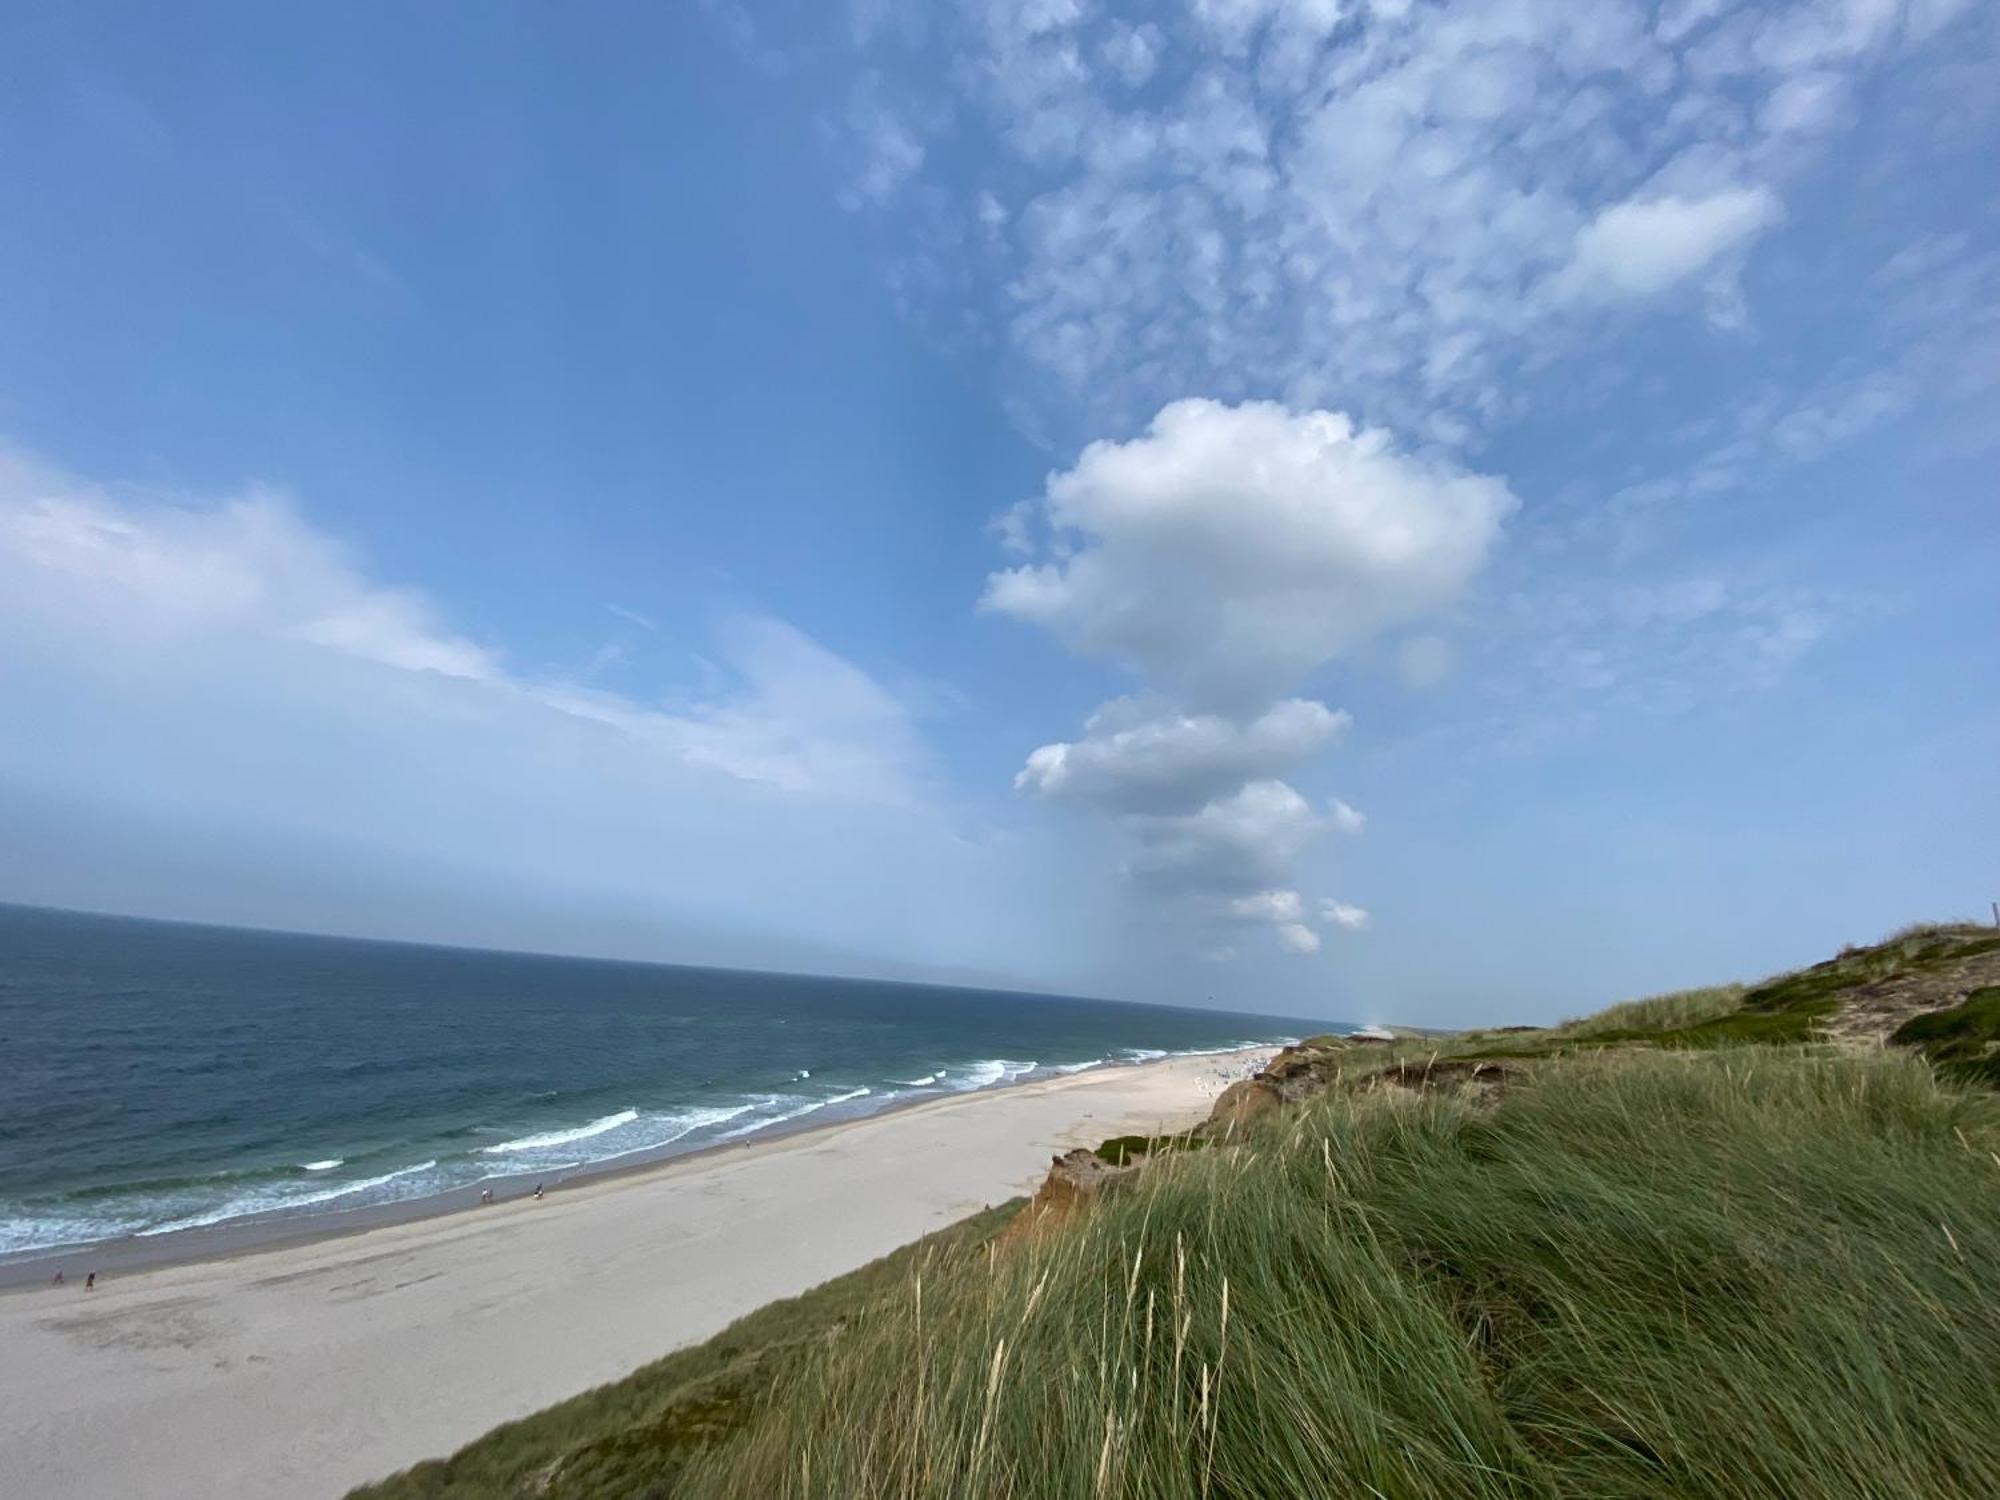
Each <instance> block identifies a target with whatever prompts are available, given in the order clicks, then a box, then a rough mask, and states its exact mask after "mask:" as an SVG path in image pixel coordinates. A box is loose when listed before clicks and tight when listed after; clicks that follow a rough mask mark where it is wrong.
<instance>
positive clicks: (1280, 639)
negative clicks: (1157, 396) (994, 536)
mask: <svg viewBox="0 0 2000 1500" xmlns="http://www.w3.org/2000/svg"><path fill="white" fill-rule="evenodd" d="M1515 503H1516V502H1515V500H1514V497H1513V495H1512V494H1511V493H1510V492H1509V490H1508V488H1507V486H1506V485H1505V484H1504V483H1503V482H1501V481H1500V480H1498V479H1495V478H1492V477H1490V476H1487V475H1482V474H1477V473H1472V472H1470V471H1468V470H1465V469H1463V468H1461V467H1459V466H1457V465H1456V464H1453V463H1451V462H1449V461H1447V460H1444V459H1442V458H1437V457H1434V456H1428V455H1419V454H1414V453H1408V452H1404V451H1403V450H1401V449H1399V448H1398V447H1397V446H1396V444H1395V442H1394V441H1393V440H1392V439H1391V438H1390V436H1389V435H1388V434H1387V433H1385V432H1382V431H1380V430H1374V429H1358V428H1356V427H1355V425H1354V423H1353V422H1352V421H1350V420H1349V419H1348V418H1347V417H1346V416H1345V415H1343V414H1342V413H1339V412H1329V411H1306V412H1293V411H1290V410H1287V409H1286V408H1285V407H1284V406H1282V405H1279V404H1278V403H1275V402H1261V401H1260V402H1246V403H1243V404H1242V405H1238V406H1227V405H1224V404H1222V403H1219V402H1215V401H1207V400H1184V401H1177V402H1174V403H1173V404H1172V405H1170V406H1167V407H1166V408H1164V409H1163V410H1162V411H1161V412H1160V413H1159V415H1158V416H1156V417H1155V418H1154V419H1153V422H1152V424H1151V425H1150V426H1149V427H1148V429H1147V431H1146V432H1145V434H1144V435H1142V436H1140V437H1137V438H1134V439H1133V440H1131V441H1130V442H1124V443H1116V442H1097V443H1092V444H1091V445H1090V446H1089V447H1087V448H1085V449H1084V451H1083V453H1082V455H1081V457H1079V458H1078V460H1077V462H1076V464H1075V465H1074V466H1073V467H1072V468H1070V469H1068V470H1065V471H1063V472H1061V473H1058V474H1054V475H1052V476H1051V477H1050V479H1049V481H1048V484H1047V487H1046V490H1045V492H1044V495H1043V497H1042V500H1041V503H1040V507H1039V511H1040V518H1041V520H1042V521H1043V522H1044V524H1045V526H1046V528H1047V531H1048V533H1049V544H1048V547H1047V549H1046V555H1045V556H1044V557H1043V558H1042V560H1040V561H1037V562H1031V563H1027V564H1024V565H1022V566H1020V567H1015V568H1009V569H1006V570H1003V571H1001V572H998V573H995V574H993V575H992V576H991V577H990V578H989V579H988V580H987V587H986V594H985V598H984V604H985V607H986V608H988V609H991V610H994V611H996V612H998V613H1002V614H1008V615H1012V616H1014V617H1015V618H1017V619H1021V620H1025V621H1028V622H1030V623H1033V624H1037V625H1041V626H1043V627H1045V628H1046V629H1048V630H1050V631H1051V632H1052V633H1053V634H1055V635H1056V636H1057V637H1058V638H1059V639H1061V640H1062V641H1064V642H1065V643H1066V644H1067V645H1069V646H1070V647H1071V648H1072V649H1074V650H1076V651H1079V652H1081V653H1083V654H1085V655H1088V656H1096V657H1102V658H1107V659H1109V660H1112V661H1116V662H1120V663H1122V664H1125V665H1127V666H1130V667H1133V668H1135V669H1137V670H1139V671H1141V672H1143V673H1145V674H1146V675H1147V676H1148V677H1149V678H1151V679H1152V680H1154V681H1157V682H1161V683H1165V684H1168V685H1171V686H1172V687H1173V688H1175V689H1176V690H1177V691H1179V692H1181V693H1185V694H1186V695H1187V696H1188V697H1190V698H1191V699H1192V700H1193V701H1194V702H1195V703H1197V704H1200V705H1204V706H1211V705H1212V706H1217V707H1223V708H1229V707H1236V708H1241V707H1242V706H1244V705H1246V704H1257V703H1260V702H1263V701H1268V699H1269V698H1270V697H1271V696H1272V695H1273V694H1275V693H1277V692H1281V691H1283V690H1284V689H1285V688H1287V687H1289V686H1290V685H1291V684H1292V683H1294V682H1296V681H1297V680H1298V679H1299V678H1301V677H1302V676H1304V675H1305V674H1306V673H1308V672H1310V671H1311V670H1312V669H1313V668H1315V667H1317V666H1319V665H1320V664H1322V663H1323V662H1325V661H1327V660H1329V659H1330V658H1332V657H1334V656H1337V655H1339V654H1340V653H1341V652H1343V651H1345V650H1347V649H1349V648H1350V647H1352V646H1354V645H1356V644H1357V643H1359V642H1360V641H1361V640H1363V639H1365V638H1367V637H1368V636H1370V635H1372V634H1373V633H1375V632H1376V631H1379V630H1380V629H1382V628H1383V627H1385V626H1388V625H1393V624H1397V623H1400V622H1402V621H1406V620H1410V619H1414V618H1417V617H1418V616H1421V615H1423V614H1424V613H1426V612H1428V611H1430V610H1432V609H1435V608H1436V607H1438V606H1439V605H1441V604H1443V603H1444V602H1445V601H1446V600H1448V599H1450V598H1451V597H1452V596H1453V595H1455V594H1456V593H1457V592H1458V591H1459V590H1460V589H1461V588H1462V587H1463V586H1464V584H1465V583H1466V582H1467V580H1468V579H1469V578H1470V577H1471V576H1472V574H1473V573H1474V572H1475V571H1476V570H1477V569H1478V568H1479V566H1480V565H1481V563H1482V562H1484V561H1485V559H1486V556H1487V554H1488V553H1489V551H1490V550H1491V549H1492V547H1493V544H1494V542H1495V540H1496V538H1497V537H1498V535H1499V531H1500V525H1501V522H1502V521H1503V520H1504V519H1505V518H1506V516H1507V515H1508V514H1509V512H1511V511H1512V510H1513V509H1514V507H1515Z"/></svg>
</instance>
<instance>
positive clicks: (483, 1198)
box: [479, 1182, 542, 1203]
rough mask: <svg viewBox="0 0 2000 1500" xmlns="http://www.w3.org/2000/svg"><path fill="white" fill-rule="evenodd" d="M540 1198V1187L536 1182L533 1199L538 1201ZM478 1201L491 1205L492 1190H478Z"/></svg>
mask: <svg viewBox="0 0 2000 1500" xmlns="http://www.w3.org/2000/svg"><path fill="white" fill-rule="evenodd" d="M541 1196H542V1185H541V1184H540V1183H539V1182H538V1183H536V1184H535V1197H536V1198H537V1199H540V1197H541ZM479 1201H480V1202H481V1203H491V1202H492V1201H493V1189H492V1188H481V1189H480V1190H479Z"/></svg>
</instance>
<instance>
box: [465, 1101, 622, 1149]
mask: <svg viewBox="0 0 2000 1500" xmlns="http://www.w3.org/2000/svg"><path fill="white" fill-rule="evenodd" d="M638 1118H639V1111H638V1110H636V1109H621V1110H619V1111H618V1113H617V1114H615V1115H604V1116H601V1117H600V1118H598V1119H595V1120H592V1121H591V1122H590V1123H589V1124H588V1125H579V1126H577V1127H576V1128H575V1129H574V1130H548V1131H544V1132H542V1133H541V1134H540V1135H524V1136H522V1137H521V1138H520V1139H519V1140H513V1141H502V1142H501V1143H500V1144H499V1145H497V1146H481V1147H480V1148H479V1154H480V1155H481V1156H505V1155H509V1154H511V1153H513V1152H517V1151H539V1150H542V1149H543V1148H544V1147H548V1146H567V1145H568V1144H569V1143H570V1142H571V1141H587V1140H589V1139H590V1138H591V1137H592V1136H594V1135H603V1134H604V1133H605V1132H606V1131H607V1130H616V1129H617V1128H618V1127H619V1126H620V1125H630V1124H631V1123H632V1122H633V1121H634V1120H636V1119H638Z"/></svg>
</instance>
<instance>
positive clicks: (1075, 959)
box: [0, 0, 2000, 1023]
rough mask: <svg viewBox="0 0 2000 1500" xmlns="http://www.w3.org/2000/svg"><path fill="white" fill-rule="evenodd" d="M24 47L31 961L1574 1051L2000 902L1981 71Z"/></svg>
mask: <svg viewBox="0 0 2000 1500" xmlns="http://www.w3.org/2000/svg"><path fill="white" fill-rule="evenodd" d="M1996 14H2000V13H1996V12H1995V10H1994V8H1993V7H1991V6H1988V5H1980V4H1976V3H1969V0H1968V3H1957V4H1954V3H1951V0H1922V3H1898V0H1847V3H1843V4H1831V5H1819V4H1785V5H1764V6H1758V5H1732V4H1729V3H1726V0H1692V3H1687V4H1679V5H1669V6H1665V7H1650V6H1643V5H1635V4H1625V3H1622V0H1617V3H1607V4H1603V5H1596V6H1590V7H1577V6H1573V5H1563V4H1539V3H1525V0H1496V3H1491V4H1486V5H1481V6H1477V7H1471V6H1463V5H1402V4H1376V5H1372V6H1371V5H1362V4H1344V3H1339V0H1176V3H1169V0H1160V3H1154V4H1140V5H1133V6H1115V5H1110V4H1103V3H1094V0H1015V3H1004V4H1003V3H993V4H985V5H980V4H972V3H966V4H962V5H945V4H901V3H897V0H856V3H854V4H851V5H845V6H843V5H837V4H826V5H817V4H816V5H786V4H769V5H764V4H749V3H735V0H712V3H706V4H677V5H666V6H641V5H599V6H581V7H566V8H563V9H561V10H551V9H548V8H541V7H529V6H524V5H480V6H469V5H440V6H430V7H422V8H419V9H417V10H414V11H413V10H412V9H411V8H408V7H390V6H376V5H355V6H346V7H340V8H337V9H321V10H318V11H314V12H308V11H305V10H301V9H299V8H294V7H267V6H250V5H237V6H217V5H207V4H195V5H189V6H182V7H174V8H171V9H170V10H165V11H159V12H157V13H145V14H134V13H133V12H132V11H131V9H130V8H129V7H94V6H91V5H87V4H78V5H70V6H64V7H61V8H60V9H59V11H57V12H50V11H49V10H48V9H47V8H46V7H40V8H29V7H12V8H10V14H9V16H8V22H7V33H8V35H9V37H10V45H9V47H8V48H7V49H6V55H5V57H4V59H0V82H4V87H0V161H4V164H5V168H6V180H7V182H8V190H9V195H10V199H11V202H10V210H9V212H8V214H7V215H6V217H5V219H4V220H0V444H4V446H0V899H13V900H22V901H41V902H49V903H54V904H65V905H78V906H87V907H95V908H104V909H112V910H122V911H132V912H139V913H144V914H152V915H163V916H177V917H191V918H198V919H205V920H223V921H243V922H252V923H261V924H270V925H279V926H298V927H309V928H315V929H323V930H335V931H349V932H363V933H372V934H381V935H389V936H404V937H419V938H435V939H442V940H447V941H463V942H477V943H498V944H507V945H514V946H526V947H547V948H555V949H562V950H570V951H582V952H602V953H613V954H620V955H630V956H645V957H657V958H667V959H681V960H688V961H695V962H714V963H730V964H744V965H753V966H765V967H777V968H807V969H823V970H832V971H838V972H847V973H871V974H884V975H921V976H931V977H945V978H960V979H968V980H978V981H997V982H1006V983H1012V984H1021V985H1030V986H1034V987H1041V988H1050V989H1058V990H1069V991H1085V992H1093V993H1102V994H1112V995H1120V996H1128V997H1133V998H1148V999H1165V1000H1174V1001H1185V1002H1193V1003H1201V1002H1204V1001H1207V1000H1210V999H1211V998H1212V999H1213V1000H1214V1001H1215V1003H1218V1004H1225V1005H1235V1006H1240V1007H1243V1008H1246V1009H1254V1010H1264V1011H1270V1010H1282V1011H1294V1012H1299V1013H1306V1014H1321V1015H1335V1016H1345V1017H1353V1018H1358V1019H1388V1020H1396V1019H1404V1020H1426V1021H1433V1022H1440V1023H1448V1022H1452V1021H1460V1020H1492V1019H1507V1018H1519V1019H1524V1020H1533V1019H1541V1018H1544V1017H1547V1016H1551V1015H1555V1014H1558V1013H1562V1012H1566V1011H1573V1010H1576V1009H1580V1008H1583V1007H1585V1006H1588V1005H1591V1004H1593V1003H1596V1002H1599V1001H1603V1000H1608V999H1612V998H1617V997H1620V996H1623V995H1627V994H1632V993H1638V992H1643V991H1647V990H1652V989H1659V988H1665V987H1670V986H1674V985H1679V984H1687V983H1695V982H1701V981H1705V980H1710V979H1715V978H1721V977H1729V976H1739V975H1749V974H1754V973H1757V972H1760V971H1763V970H1768V969H1771V968H1775V967H1777V966H1779V965H1781V964H1787V963H1792V962H1797V961H1803V960H1808V959H1811V958H1813V957H1816V956H1819V955H1820V954H1822V953H1823V952H1824V951H1825V950H1827V949H1828V948H1830V947H1831V946H1833V945H1837V944H1838V943H1839V942H1842V941H1846V940H1849V939H1857V938H1869V937H1873V936H1876V935H1878V934H1879V933H1880V932H1882V931H1884V930H1886V929H1887V928H1889V927H1892V926H1894V925H1896V924H1898V923H1900V922H1902V921H1905V920H1908V919H1911V918H1915V917H1924V916H1938V915H1952V914H1957V913H1965V912H1976V911H1983V909H1984V907H1985V903H1986V902H1987V901H1988V900H1989V899H1991V898H1993V897H1994V896H1996V895H2000V870H1996V868H1995V866H1994V862H1993V850H1994V849H1995V848H1996V847H2000V777H1996V776H1995V774H1994V772H1995V768H1996V767H2000V691H1996V689H2000V651H1996V649H1995V648H1996V644H2000V603H1996V590H1995V587H1994V580H1995V579H1996V578H2000V493H1996V482H1995V469H1994V465H1995V458H1996V434H2000V424H1996V418H1997V417H2000V206H1996V205H2000V200H1996V195H1995V194H1994V191H1993V185H1994V183H1995V181H1996V180H2000V172H1996V163H1997V162H2000V157H1996V144H2000V106H1996V103H1995V101H1996V100H2000V20H1996Z"/></svg>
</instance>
